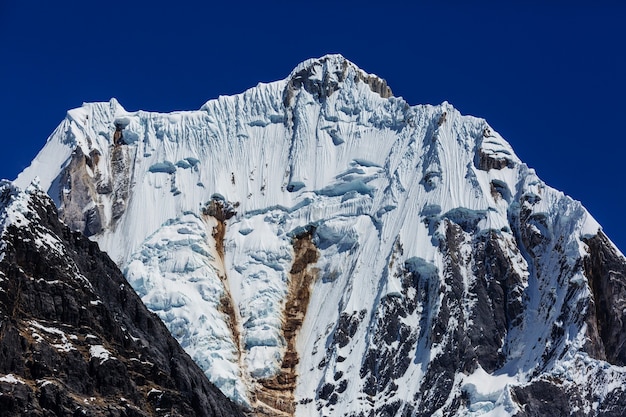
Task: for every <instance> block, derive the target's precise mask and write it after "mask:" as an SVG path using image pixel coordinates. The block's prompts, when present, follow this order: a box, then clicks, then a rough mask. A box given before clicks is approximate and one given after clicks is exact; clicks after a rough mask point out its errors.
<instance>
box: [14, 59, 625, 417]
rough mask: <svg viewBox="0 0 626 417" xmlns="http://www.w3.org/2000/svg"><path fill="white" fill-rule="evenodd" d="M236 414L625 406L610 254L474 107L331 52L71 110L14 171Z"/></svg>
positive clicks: (467, 412) (616, 263) (506, 411)
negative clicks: (280, 68)
mask: <svg viewBox="0 0 626 417" xmlns="http://www.w3.org/2000/svg"><path fill="white" fill-rule="evenodd" d="M35 176H39V177H40V179H41V186H42V187H43V188H44V189H45V190H47V192H48V193H49V194H50V196H51V197H52V198H53V199H54V201H55V203H56V205H57V207H58V209H59V213H60V216H61V218H62V219H63V221H64V222H65V223H67V224H68V225H69V226H70V227H71V228H73V229H75V230H79V231H82V232H83V233H85V234H86V235H88V236H90V238H91V239H93V240H95V241H96V242H98V243H99V245H100V247H101V248H103V249H104V250H105V251H106V252H107V253H108V254H109V255H110V256H111V257H112V258H113V260H114V261H115V262H116V263H117V264H118V265H119V267H120V268H121V269H122V270H123V272H124V274H125V276H126V278H127V279H128V281H129V282H130V283H131V285H132V286H133V288H134V289H135V291H136V292H137V293H138V294H139V295H140V296H141V299H142V300H143V302H144V303H145V304H146V305H147V306H148V308H150V309H151V310H152V311H154V312H155V313H156V314H157V315H158V316H159V317H160V318H161V319H162V320H163V321H164V322H165V323H166V325H167V327H168V328H169V330H170V332H171V333H172V334H173V335H174V337H176V339H177V340H178V341H179V342H180V344H181V345H182V346H183V347H184V348H185V349H186V351H187V352H188V353H189V354H190V355H191V356H192V357H193V359H194V360H195V361H196V362H197V363H198V364H199V365H200V367H201V368H202V369H203V370H204V371H205V373H206V375H207V376H208V378H209V379H210V380H211V381H212V382H213V383H214V384H216V385H217V386H218V387H219V388H220V389H221V390H222V392H223V393H224V394H226V395H227V396H228V397H230V398H231V399H232V400H234V401H235V402H237V403H239V404H242V405H243V406H245V407H247V408H248V409H249V410H250V411H251V413H253V414H255V415H272V416H324V415H332V416H430V415H445V416H479V415H489V416H502V415H518V416H536V415H580V416H583V415H585V416H586V415H606V416H609V415H621V413H622V411H623V409H624V407H626V393H625V392H624V389H623V387H624V386H626V368H625V365H626V328H625V327H626V316H625V315H626V309H625V308H624V307H625V306H624V300H625V299H626V278H625V274H626V260H625V259H624V257H623V255H622V254H621V253H620V252H619V251H618V250H617V248H615V246H614V245H613V244H612V243H611V242H610V240H609V239H608V238H607V237H606V236H605V235H604V233H603V232H602V231H601V229H600V227H599V225H598V224H597V222H596V221H595V220H594V219H593V218H592V217H591V216H590V215H589V213H588V212H587V211H586V210H585V209H584V208H583V207H582V206H581V204H580V203H579V202H577V201H574V200H572V199H571V198H569V197H567V196H565V195H564V194H563V193H561V192H559V191H557V190H555V189H553V188H551V187H549V186H548V185H546V184H545V183H544V182H543V181H541V180H540V179H539V178H538V177H537V175H536V174H535V172H534V170H532V169H530V168H528V167H527V166H526V165H525V164H524V163H523V162H522V161H520V159H519V158H518V157H517V156H516V155H515V153H514V151H513V149H512V148H511V146H510V145H509V144H508V143H507V142H506V141H505V140H504V139H503V138H502V137H501V136H500V135H499V134H498V133H497V132H495V131H494V130H493V129H492V128H491V127H490V126H489V125H488V124H487V122H486V121H485V120H482V119H478V118H475V117H471V116H463V115H461V114H460V113H459V112H458V111H457V110H456V109H455V108H453V107H452V106H451V105H450V104H448V103H443V104H441V105H438V106H431V105H417V106H410V105H409V104H408V103H406V102H405V101H404V100H403V99H402V98H398V97H394V96H393V95H392V93H391V90H390V88H389V87H388V86H387V84H386V83H385V81H384V80H383V79H381V78H379V77H377V76H374V75H370V74H367V73H365V72H364V71H362V70H360V69H359V68H358V67H357V66H356V65H354V64H352V63H350V62H349V61H347V60H346V59H344V58H343V57H341V56H339V55H328V56H325V57H322V58H319V59H312V60H308V61H306V62H304V63H302V64H300V65H299V66H298V67H297V68H296V69H295V70H294V71H293V72H292V73H291V74H290V75H289V77H287V78H286V79H284V80H282V81H277V82H273V83H269V84H259V85H258V86H256V87H254V88H251V89H249V90H247V91H245V92H243V93H241V94H238V95H235V96H229V97H219V98H218V99H215V100H210V101H208V102H207V103H206V104H204V105H203V106H202V108H201V109H200V110H197V111H186V112H174V113H168V114H160V113H149V112H144V111H136V112H128V111H126V110H124V108H122V106H121V105H120V104H119V103H118V102H117V101H116V100H111V101H110V102H108V103H88V104H84V105H83V106H82V107H81V108H78V109H74V110H70V111H69V112H68V114H67V117H66V119H65V120H64V121H63V122H62V123H61V125H59V127H58V128H57V129H56V130H55V131H54V133H53V134H52V135H51V136H50V138H49V139H48V141H47V143H46V145H45V147H44V148H43V149H42V151H41V152H40V153H39V155H38V156H37V157H36V158H35V160H34V161H33V163H32V165H31V166H30V167H29V168H27V169H26V170H25V171H24V172H23V173H22V174H20V176H19V177H18V179H17V180H16V182H17V184H18V185H21V186H26V185H27V184H28V183H30V182H31V181H32V179H33V178H34V177H35Z"/></svg>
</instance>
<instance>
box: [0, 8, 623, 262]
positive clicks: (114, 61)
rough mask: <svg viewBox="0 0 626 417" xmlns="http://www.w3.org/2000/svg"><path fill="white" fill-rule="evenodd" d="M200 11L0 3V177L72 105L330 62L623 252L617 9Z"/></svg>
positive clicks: (278, 74) (176, 97) (152, 99)
mask: <svg viewBox="0 0 626 417" xmlns="http://www.w3.org/2000/svg"><path fill="white" fill-rule="evenodd" d="M210 3H211V2H207V1H202V2H201V1H178V2H171V1H168V2H164V1H118V0H111V1H106V2H89V1H80V2H79V1H62V2H50V1H42V0H32V1H21V0H0V57H1V63H0V126H2V130H1V131H0V147H1V148H0V149H2V151H1V153H0V178H9V179H13V178H15V176H16V175H17V174H18V172H19V171H21V170H22V169H23V168H25V167H26V166H27V165H28V164H29V163H30V161H31V159H32V158H33V157H34V156H35V155H36V153H37V152H38V150H39V149H40V148H41V147H42V146H43V144H44V142H45V140H46V138H47V137H48V135H49V134H50V133H51V132H52V131H53V130H54V128H55V127H56V126H57V125H58V123H59V122H60V121H61V120H62V119H63V117H64V116H65V112H66V111H67V110H68V109H71V108H74V107H78V106H80V105H81V104H82V102H84V101H103V100H108V99H109V98H111V97H116V98H117V99H118V100H119V101H120V103H121V104H122V105H123V106H124V107H125V108H126V109H127V110H138V109H144V110H156V111H172V110H191V109H197V108H199V107H200V106H201V105H202V104H203V103H204V102H205V101H206V100H208V99H210V98H215V97H217V96H218V95H225V94H234V93H239V92H241V91H243V90H245V89H247V88H249V87H253V86H254V85H256V84H257V83H258V82H259V81H263V82H269V81H274V80H278V79H282V78H284V77H285V76H287V75H288V74H289V72H290V71H291V70H292V69H293V67H295V66H296V65H297V64H298V63H299V62H300V61H302V60H304V59H307V58H310V57H317V56H321V55H324V54H326V53H341V54H343V55H344V56H346V57H347V58H348V59H350V60H351V61H353V62H354V63H356V64H357V65H358V66H360V67H361V68H363V69H364V70H366V71H368V72H371V73H375V74H378V75H379V76H381V77H383V78H385V79H386V80H387V82H388V83H389V85H390V86H391V88H392V89H393V91H394V93H395V95H397V96H403V97H404V98H405V99H406V100H407V101H408V102H409V103H410V104H421V103H431V104H439V103H441V102H442V101H444V100H447V101H449V102H450V103H452V104H453V105H454V106H455V107H456V108H458V109H459V110H460V111H461V112H462V113H464V114H471V115H475V116H480V117H484V118H486V119H487V120H488V122H489V123H490V124H491V125H492V126H493V127H494V128H495V129H496V130H497V131H498V132H500V133H501V134H502V136H504V137H505V138H506V139H507V140H508V141H509V142H510V143H511V145H512V146H513V148H514V149H515V151H516V153H517V154H518V155H519V156H520V158H521V159H522V160H523V161H525V162H526V163H527V164H528V165H529V166H531V167H533V168H535V169H536V170H537V173H538V174H539V176H540V177H541V178H542V179H543V180H544V181H546V183H548V184H549V185H551V186H553V187H555V188H557V189H560V190H562V191H564V192H565V193H566V194H568V195H570V196H572V197H573V198H575V199H577V200H580V201H582V202H583V204H584V205H585V207H587V208H588V209H589V211H590V212H591V213H592V214H593V215H594V216H595V217H596V219H597V220H598V221H599V222H600V223H601V224H602V225H603V226H604V229H605V231H606V232H607V234H608V235H609V237H610V238H611V239H613V241H615V243H617V245H618V247H620V248H621V249H622V251H626V227H625V225H624V216H623V212H624V203H625V201H626V197H625V195H626V194H625V193H626V185H625V180H626V164H625V162H624V156H625V155H626V152H625V151H626V129H625V126H623V125H622V123H624V122H626V101H625V99H624V98H625V96H626V79H625V77H626V23H625V22H626V6H624V5H620V4H619V2H617V1H615V2H607V1H605V2H591V1H589V2H587V5H584V4H575V3H572V2H565V1H552V2H539V1H536V2H532V1H531V2H524V3H522V2H503V3H507V5H499V4H498V3H497V2H495V1H479V2H475V3H476V4H474V5H472V6H469V5H463V2H460V1H459V2H455V1H447V2H439V3H443V4H445V5H437V4H434V3H435V2H433V1H428V2H423V3H427V4H426V5H411V6H409V5H406V4H403V2H396V1H383V2H380V3H379V4H374V3H371V2H367V1H361V2H341V3H340V4H335V3H339V2H330V1H310V2H287V1H267V2H242V1H239V2H220V3H223V4H220V5H219V6H217V5H212V4H210ZM226 3H229V4H226ZM406 3H409V2H406ZM414 3H420V2H414ZM512 3H515V5H512ZM544 3H550V4H549V5H546V4H544ZM594 3H595V4H594Z"/></svg>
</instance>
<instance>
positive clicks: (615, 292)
mask: <svg viewBox="0 0 626 417" xmlns="http://www.w3.org/2000/svg"><path fill="white" fill-rule="evenodd" d="M586 243H587V245H589V256H588V257H587V258H585V265H584V268H585V273H586V275H587V277H589V286H590V287H591V291H592V292H593V295H594V297H593V300H594V302H593V306H592V307H593V308H591V309H590V311H589V332H590V335H596V334H597V335H599V340H598V339H597V338H594V337H593V336H592V337H590V349H591V351H592V352H593V353H595V356H597V357H598V358H599V359H604V360H606V361H608V362H609V363H612V364H614V365H619V366H626V268H624V258H623V257H622V256H620V255H619V254H618V253H617V252H616V250H615V249H614V248H613V246H612V245H611V243H610V241H609V240H608V238H607V237H606V235H604V233H599V234H598V235H596V236H594V237H592V238H589V239H586Z"/></svg>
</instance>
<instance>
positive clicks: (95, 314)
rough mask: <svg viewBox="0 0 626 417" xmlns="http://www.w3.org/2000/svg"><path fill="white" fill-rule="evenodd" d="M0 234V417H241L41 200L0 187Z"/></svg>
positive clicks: (105, 261)
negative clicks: (75, 416)
mask: <svg viewBox="0 0 626 417" xmlns="http://www.w3.org/2000/svg"><path fill="white" fill-rule="evenodd" d="M0 228H1V236H2V237H1V240H0V248H1V252H0V415H2V416H50V415H56V416H65V415H88V416H120V417H121V416H137V417H139V416H153V415H154V416H166V415H168V416H241V415H242V414H241V412H240V411H239V410H238V408H237V407H236V406H234V405H233V404H232V403H231V402H230V401H229V400H228V399H226V398H225V397H224V396H223V395H222V394H221V393H220V392H219V390H217V389H216V388H215V387H214V386H212V385H211V384H210V383H209V382H208V381H207V380H206V378H205V376H204V374H203V373H202V371H201V370H200V369H199V368H198V367H197V365H196V364H195V363H193V361H192V360H191V359H190V358H189V356H188V355H187V354H186V353H185V352H184V351H183V349H182V348H181V347H180V346H179V345H178V343H177V342H176V341H175V340H174V339H173V337H172V336H171V335H170V333H169V332H168V330H167V329H166V328H165V326H164V325H163V324H162V323H161V321H160V320H159V319H158V318H157V317H156V316H155V315H154V314H152V313H150V312H148V310H147V309H146V308H145V306H144V305H143V304H142V302H141V300H140V299H139V297H138V296H137V295H136V293H135V292H134V291H133V290H132V288H131V287H130V286H129V285H128V283H127V282H126V280H125V279H124V277H123V276H122V275H121V273H120V272H119V270H118V269H117V267H116V265H115V264H114V263H113V262H112V261H111V260H110V259H109V257H108V256H106V255H105V254H104V253H102V252H100V250H99V249H98V246H97V244H95V243H93V242H91V241H89V240H88V239H86V238H85V237H83V236H82V235H81V234H80V233H77V232H71V231H70V230H69V229H68V228H67V227H65V226H64V225H62V224H61V223H60V222H59V220H58V217H57V211H56V209H55V208H54V205H53V204H52V202H51V201H50V200H49V199H48V197H47V196H45V194H43V192H41V191H38V190H36V189H34V188H32V189H29V191H28V192H20V191H18V190H17V189H16V188H14V187H13V186H12V185H9V184H8V183H3V184H1V185H0Z"/></svg>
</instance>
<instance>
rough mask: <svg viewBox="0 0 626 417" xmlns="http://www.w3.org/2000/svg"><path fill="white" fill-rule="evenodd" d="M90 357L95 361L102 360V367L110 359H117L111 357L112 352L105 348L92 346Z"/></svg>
mask: <svg viewBox="0 0 626 417" xmlns="http://www.w3.org/2000/svg"><path fill="white" fill-rule="evenodd" d="M89 356H90V357H91V358H92V359H93V358H95V359H100V365H102V364H103V363H104V362H106V361H108V360H109V359H115V358H114V357H113V356H111V352H109V351H108V350H107V349H106V348H105V347H104V346H102V345H92V346H90V347H89Z"/></svg>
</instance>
